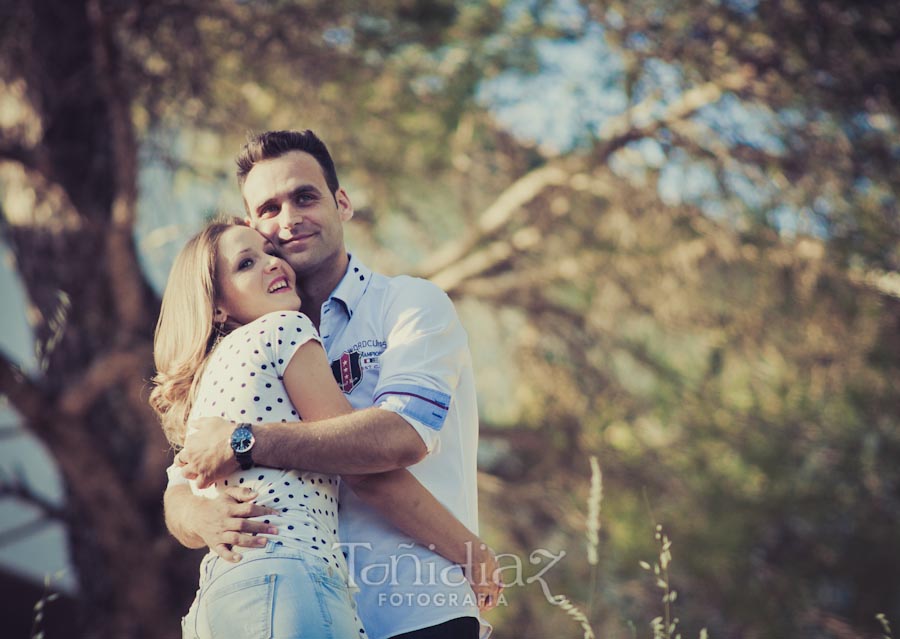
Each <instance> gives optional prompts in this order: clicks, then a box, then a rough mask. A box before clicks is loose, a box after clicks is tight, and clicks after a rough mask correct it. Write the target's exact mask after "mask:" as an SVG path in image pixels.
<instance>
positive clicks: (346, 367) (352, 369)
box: [331, 351, 362, 393]
mask: <svg viewBox="0 0 900 639" xmlns="http://www.w3.org/2000/svg"><path fill="white" fill-rule="evenodd" d="M331 372H332V373H333V374H334V379H335V381H336V382H337V384H338V386H340V387H341V390H342V391H344V392H345V393H349V392H351V391H352V390H353V389H354V388H356V386H357V385H358V384H359V382H360V380H362V368H361V367H360V365H359V351H349V352H345V353H343V354H342V355H341V356H340V358H339V359H336V360H334V361H333V362H331Z"/></svg>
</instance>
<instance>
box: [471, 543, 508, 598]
mask: <svg viewBox="0 0 900 639" xmlns="http://www.w3.org/2000/svg"><path fill="white" fill-rule="evenodd" d="M462 569H463V573H464V574H465V575H466V579H467V580H468V581H469V585H470V586H472V591H473V592H474V593H475V597H476V599H477V601H478V609H479V610H480V611H482V612H484V611H486V610H490V609H491V608H494V607H495V606H496V605H497V601H498V600H499V598H500V593H501V592H503V584H502V583H501V582H500V564H499V563H498V562H497V555H495V554H494V551H493V550H491V549H490V548H489V547H488V546H487V545H486V544H476V546H475V547H474V548H473V549H472V560H471V562H467V563H466V564H464V565H462Z"/></svg>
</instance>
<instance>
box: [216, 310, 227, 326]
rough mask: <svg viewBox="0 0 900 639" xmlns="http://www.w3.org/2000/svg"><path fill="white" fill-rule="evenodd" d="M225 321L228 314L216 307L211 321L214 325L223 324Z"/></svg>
mask: <svg viewBox="0 0 900 639" xmlns="http://www.w3.org/2000/svg"><path fill="white" fill-rule="evenodd" d="M226 320H228V313H226V312H225V311H224V310H223V309H222V308H220V307H218V306H217V307H216V310H215V312H214V313H213V321H214V322H215V323H216V324H224V323H225V322H226Z"/></svg>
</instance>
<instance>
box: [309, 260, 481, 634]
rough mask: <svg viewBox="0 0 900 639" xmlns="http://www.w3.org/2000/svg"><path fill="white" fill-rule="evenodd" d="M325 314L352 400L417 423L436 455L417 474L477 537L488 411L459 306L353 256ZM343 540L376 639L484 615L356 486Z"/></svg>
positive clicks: (326, 337) (349, 497)
mask: <svg viewBox="0 0 900 639" xmlns="http://www.w3.org/2000/svg"><path fill="white" fill-rule="evenodd" d="M321 313H322V314H321V322H320V325H319V332H320V334H321V336H322V339H323V341H324V343H325V348H326V350H327V352H328V358H329V360H330V361H331V362H332V370H333V371H334V373H335V378H336V379H337V380H338V384H339V385H340V386H341V388H342V389H343V391H344V393H345V395H346V396H347V399H348V400H349V401H350V403H351V404H352V405H353V407H354V408H356V409H361V408H368V407H371V406H377V407H378V408H382V409H384V410H390V411H393V412H395V413H397V414H399V415H400V416H402V417H403V418H404V419H406V421H407V422H409V424H410V425H411V426H412V427H413V428H414V429H415V430H416V432H417V433H418V434H419V436H420V437H421V438H422V440H423V441H424V442H425V446H426V447H427V449H428V453H429V454H428V455H427V456H426V457H425V459H423V460H422V461H421V462H419V463H418V464H415V465H413V466H410V467H409V470H410V472H412V474H413V475H415V477H416V478H417V479H418V480H419V481H420V482H422V484H423V485H424V486H425V487H426V488H427V489H428V490H429V491H431V493H432V494H433V495H434V496H435V497H437V499H438V500H440V501H441V503H443V504H444V506H446V507H447V509H448V510H450V512H452V513H453V514H454V515H455V516H456V517H457V518H458V519H459V520H460V521H461V522H462V523H463V524H465V525H466V527H468V528H469V529H470V530H472V531H473V532H476V533H477V532H478V496H477V479H476V451H477V448H478V408H477V405H476V400H475V384H474V379H473V375H472V362H471V356H470V354H469V347H468V337H467V336H466V332H465V330H464V329H463V327H462V325H461V324H460V321H459V318H458V317H457V315H456V311H455V310H454V308H453V303H452V302H451V301H450V298H449V297H447V295H446V293H444V292H443V291H442V290H441V289H439V288H438V287H437V286H436V285H434V284H433V283H431V282H428V281H427V280H422V279H417V278H412V277H407V276H399V277H390V278H389V277H385V276H384V275H380V274H378V273H373V272H372V271H371V270H369V269H368V268H367V267H366V266H365V265H363V264H362V263H361V262H360V261H359V260H357V259H356V258H354V257H352V256H351V257H350V264H349V266H348V268H347V273H346V274H345V276H344V278H343V279H342V280H341V282H340V283H339V284H338V286H337V288H336V289H335V290H334V292H333V293H332V294H331V296H330V297H329V299H328V300H326V301H325V303H324V304H323V305H322V309H321ZM339 534H340V538H341V540H342V541H343V542H344V543H345V544H348V545H347V546H345V551H346V552H347V554H348V560H349V562H350V570H351V574H353V577H354V579H355V581H356V583H357V585H358V586H359V587H360V589H361V590H360V593H359V594H358V596H357V600H358V603H359V613H360V617H361V618H362V620H363V623H364V624H365V626H366V631H367V632H368V633H369V635H370V637H372V639H383V638H384V637H390V636H393V635H396V634H401V633H404V632H409V631H412V630H416V629H419V628H425V627H428V626H433V625H437V624H439V623H443V622H444V621H448V620H450V619H455V618H457V617H463V616H472V617H478V616H479V615H478V607H477V605H476V603H475V600H474V596H473V594H472V591H471V589H470V588H469V586H468V584H467V583H466V581H465V578H464V576H463V574H462V570H461V569H460V568H459V567H458V566H456V565H455V564H452V563H451V562H449V561H447V560H446V559H444V558H443V557H440V556H438V555H436V554H435V553H434V552H432V551H430V550H429V549H427V548H424V547H422V546H420V545H418V544H416V543H414V542H413V541H412V539H410V538H409V537H407V536H406V535H404V534H403V533H401V532H400V531H398V530H397V529H396V528H394V527H393V526H392V525H391V524H390V523H388V522H387V521H386V520H385V519H384V518H383V517H382V516H381V515H380V514H378V513H377V512H376V511H375V510H374V509H372V508H370V507H369V506H367V505H366V504H364V503H363V502H362V501H361V500H360V499H359V498H358V497H357V496H356V495H355V494H353V492H352V491H351V490H348V489H346V488H342V491H341V510H340V530H339Z"/></svg>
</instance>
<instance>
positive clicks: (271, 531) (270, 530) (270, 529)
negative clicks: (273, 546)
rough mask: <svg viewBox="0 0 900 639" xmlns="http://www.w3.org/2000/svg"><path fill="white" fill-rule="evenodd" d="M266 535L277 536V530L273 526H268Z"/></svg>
mask: <svg viewBox="0 0 900 639" xmlns="http://www.w3.org/2000/svg"><path fill="white" fill-rule="evenodd" d="M266 534H268V535H277V534H278V529H277V528H275V527H274V526H269V527H268V528H266Z"/></svg>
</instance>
